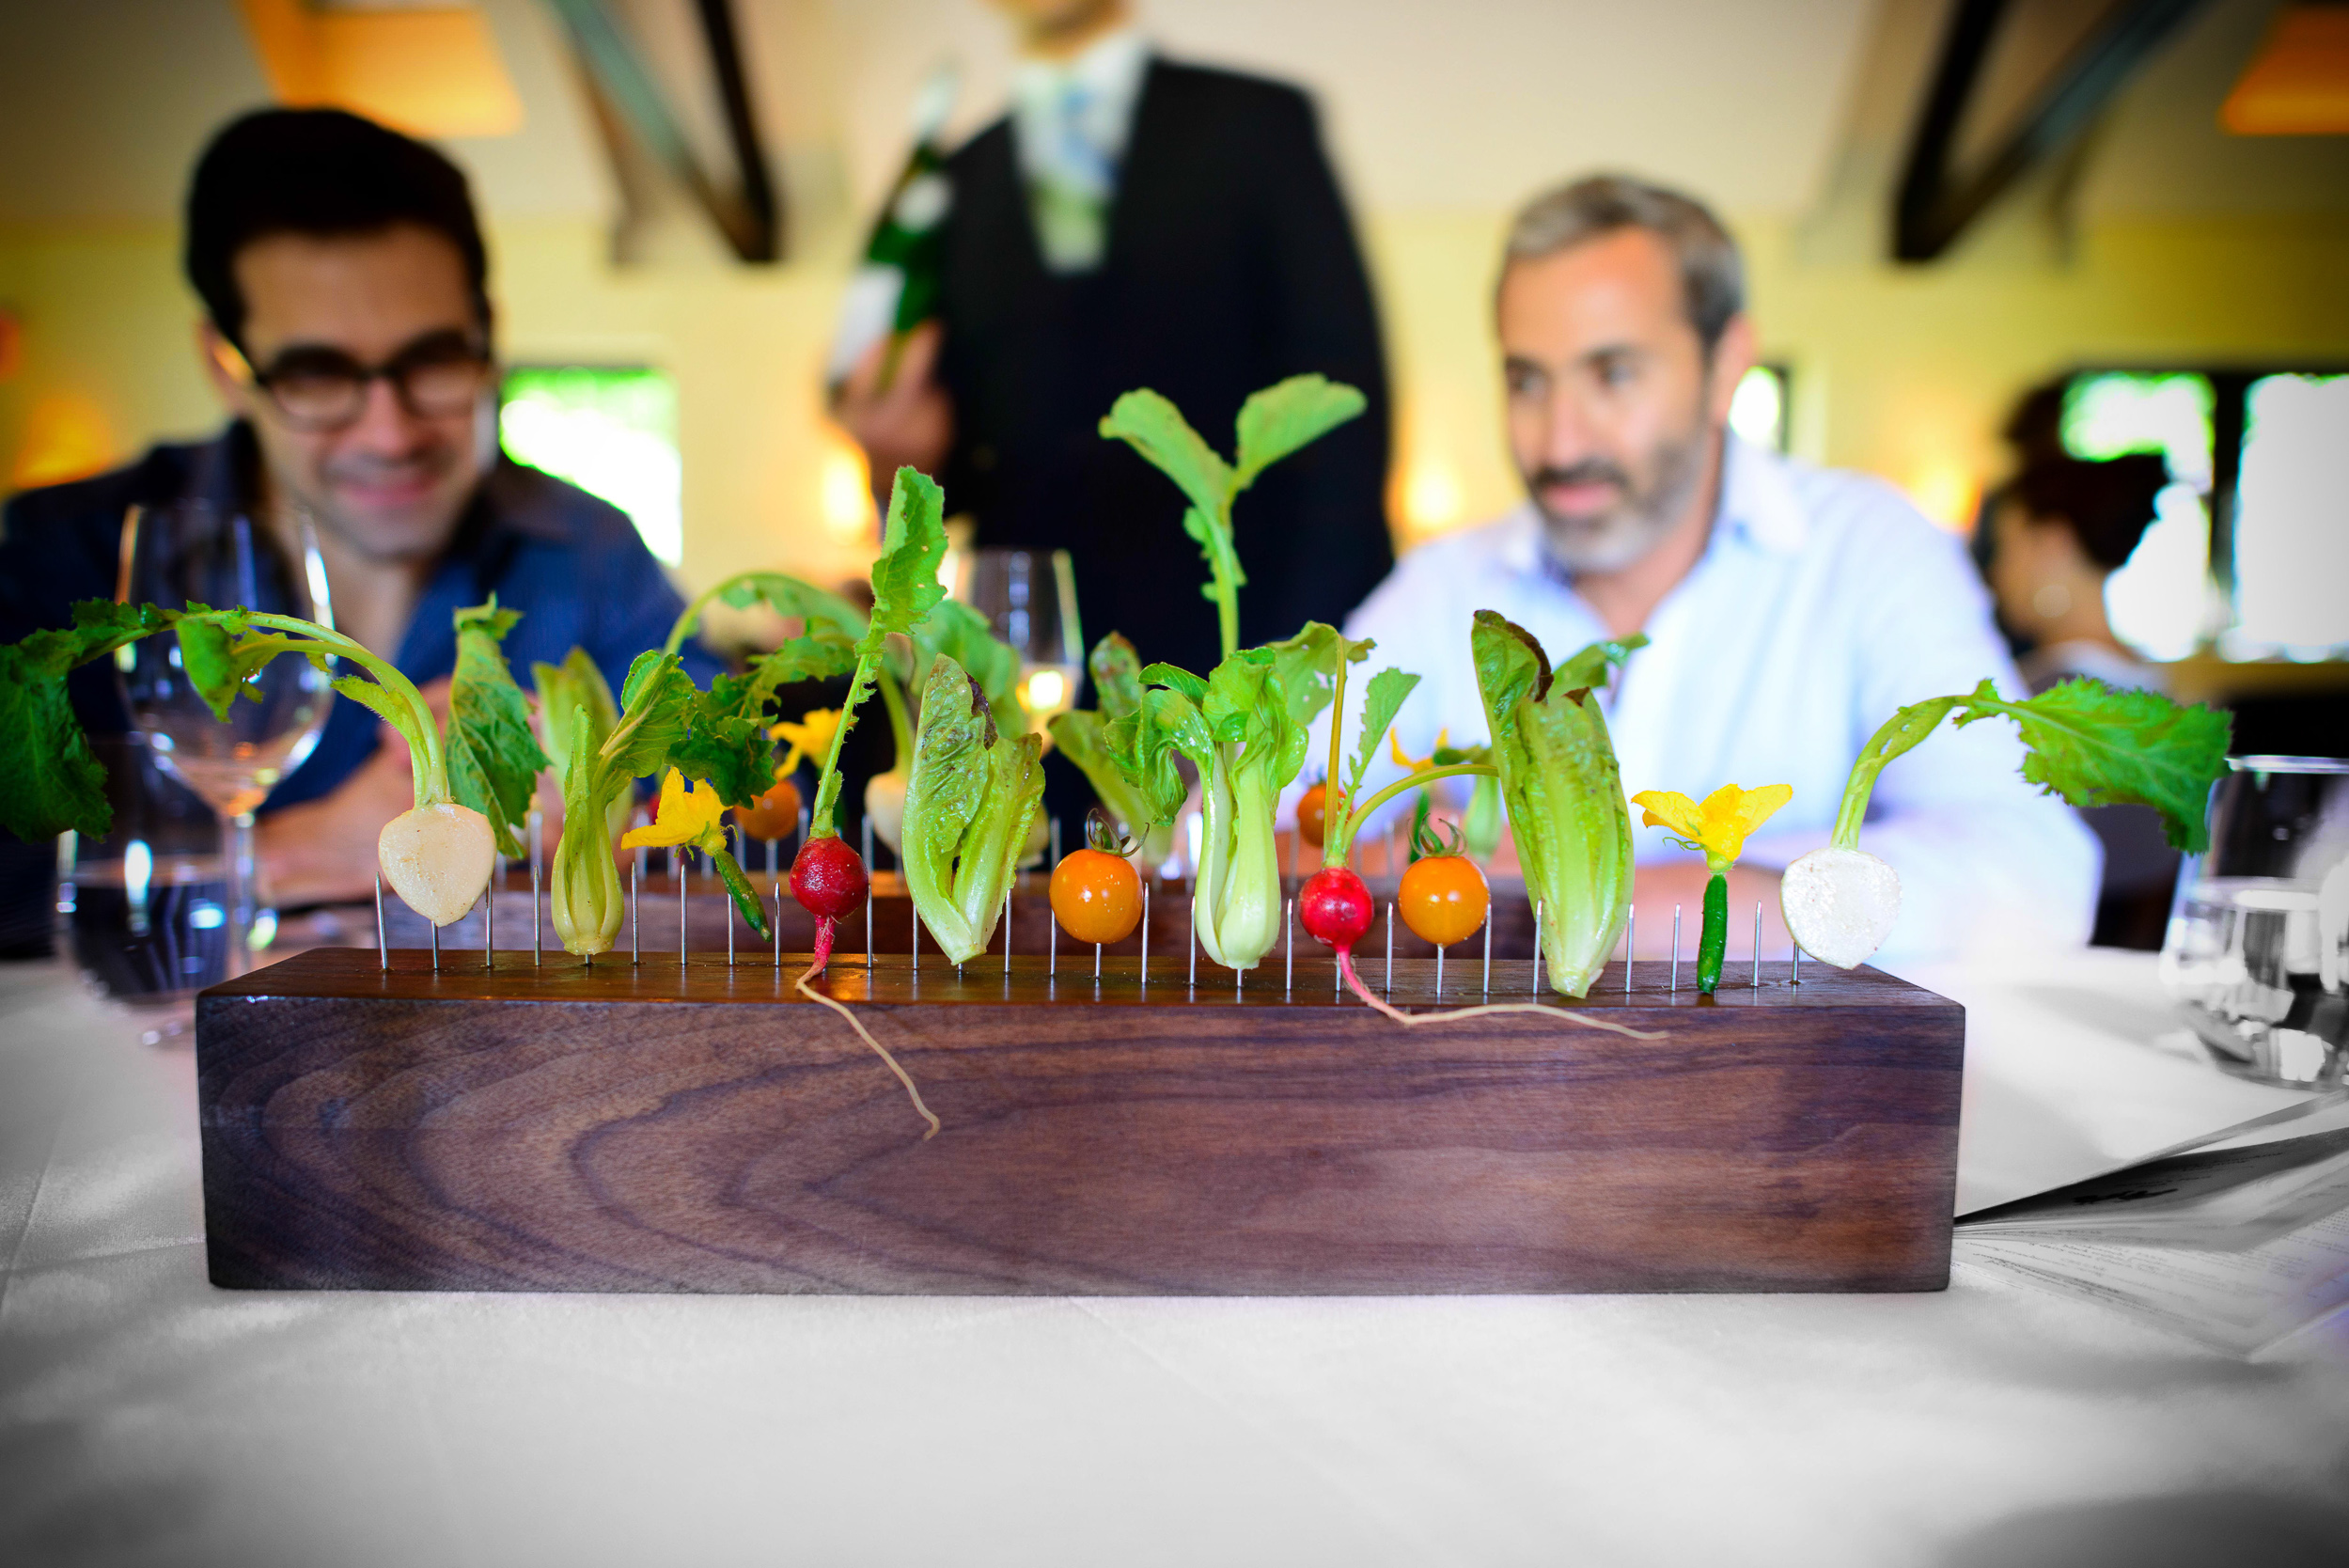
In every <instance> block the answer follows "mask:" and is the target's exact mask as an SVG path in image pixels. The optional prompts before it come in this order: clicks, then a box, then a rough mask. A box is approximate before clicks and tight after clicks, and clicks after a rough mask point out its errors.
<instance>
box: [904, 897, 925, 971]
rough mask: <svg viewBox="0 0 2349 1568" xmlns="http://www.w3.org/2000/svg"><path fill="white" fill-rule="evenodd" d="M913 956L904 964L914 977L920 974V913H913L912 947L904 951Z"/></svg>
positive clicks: (918, 911)
mask: <svg viewBox="0 0 2349 1568" xmlns="http://www.w3.org/2000/svg"><path fill="white" fill-rule="evenodd" d="M906 950H907V951H908V952H910V953H912V954H913V956H912V957H911V958H910V959H908V960H907V961H906V962H907V964H909V965H910V966H911V967H912V969H913V971H914V973H916V975H918V974H920V973H921V972H922V912H921V911H920V910H918V909H916V910H915V911H914V945H913V946H912V947H911V948H909V949H906Z"/></svg>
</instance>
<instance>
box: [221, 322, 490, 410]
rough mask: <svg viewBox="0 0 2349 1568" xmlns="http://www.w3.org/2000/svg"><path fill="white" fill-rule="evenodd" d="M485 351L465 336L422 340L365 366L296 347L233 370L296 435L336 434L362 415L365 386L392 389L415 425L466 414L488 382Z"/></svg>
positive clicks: (448, 334)
mask: <svg viewBox="0 0 2349 1568" xmlns="http://www.w3.org/2000/svg"><path fill="white" fill-rule="evenodd" d="M491 363H492V362H491V359H490V355H489V352H488V351H487V350H486V349H484V348H483V347H482V346H481V345H480V344H479V343H478V342H477V341H475V339H474V338H473V337H471V336H469V335H468V334H465V333H462V332H458V331H455V330H454V329H452V330H450V331H447V332H432V333H427V334H426V335H425V336H423V337H419V338H417V339H416V340H415V342H413V343H410V344H409V345H408V346H407V347H406V348H404V349H401V350H400V351H399V353H396V354H394V355H392V356H391V357H390V358H389V359H387V360H385V361H384V363H383V364H381V365H376V366H367V365H362V364H360V363H359V362H358V361H357V360H355V359H353V358H352V357H351V356H350V355H349V354H347V353H343V352H342V351H341V350H339V349H329V348H322V347H309V346H297V347H294V348H290V349H288V350H287V351H286V352H285V353H281V354H279V355H278V356H277V358H276V360H275V362H274V363H273V364H272V365H271V366H270V368H268V369H266V370H257V369H254V368H251V366H250V365H249V364H247V363H246V362H245V361H244V360H243V356H242V354H240V355H239V356H238V360H237V364H236V366H234V367H232V368H237V369H242V371H243V376H244V378H245V379H247V380H249V381H250V382H251V383H252V384H254V385H255V386H258V387H259V388H260V389H261V390H262V391H263V392H264V393H266V394H267V395H268V397H269V400H270V402H271V403H272V404H274V406H275V407H276V410H277V412H278V413H279V414H280V415H282V416H284V417H285V420H286V423H288V424H289V425H291V426H293V427H294V428H295V429H296V430H302V431H335V430H340V429H342V428H343V427H344V426H346V425H349V424H352V423H353V422H355V421H356V420H357V419H358V417H359V416H360V415H361V414H362V413H364V412H366V409H367V389H368V383H369V382H373V381H377V380H382V381H387V382H389V383H391V386H392V391H393V393H394V394H395V395H397V396H398V397H399V405H400V407H402V408H404V409H406V410H407V411H408V412H409V414H411V415H413V416H415V417H416V418H419V419H445V418H448V417H450V416H455V415H460V414H465V413H469V412H471V410H472V408H473V405H474V400H476V399H477V398H478V397H479V396H480V395H481V387H482V384H483V383H484V382H486V381H487V380H488V378H489V372H490V366H491Z"/></svg>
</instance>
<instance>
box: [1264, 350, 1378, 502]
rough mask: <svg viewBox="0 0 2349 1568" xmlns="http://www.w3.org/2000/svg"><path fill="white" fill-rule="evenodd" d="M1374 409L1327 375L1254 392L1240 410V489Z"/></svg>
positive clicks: (1291, 380) (1357, 393) (1297, 377)
mask: <svg viewBox="0 0 2349 1568" xmlns="http://www.w3.org/2000/svg"><path fill="white" fill-rule="evenodd" d="M1369 406H1370V403H1369V402H1368V400H1365V399H1364V398H1363V396H1362V394H1361V393H1360V392H1358V391H1356V390H1355V388H1353V387H1351V386H1348V385H1346V384H1344V383H1343V382H1334V381H1331V380H1330V379H1329V378H1328V377H1326V376H1323V375H1308V376H1291V377H1290V378H1289V379H1288V380H1287V381H1284V382H1278V383H1276V384H1274V385H1271V386H1267V387H1265V388H1264V389H1263V390H1262V391H1261V392H1255V393H1251V394H1250V395H1249V397H1248V400H1247V401H1246V402H1245V403H1242V404H1241V405H1240V465H1239V468H1238V471H1237V473H1236V475H1235V477H1234V488H1235V489H1239V490H1245V489H1246V488H1247V487H1248V486H1249V485H1251V484H1254V483H1255V482H1256V477H1257V476H1258V475H1260V474H1261V473H1263V472H1264V470H1265V469H1267V468H1269V467H1271V466H1272V465H1273V464H1274V463H1278V462H1279V461H1280V460H1281V459H1282V458H1285V457H1287V456H1288V455H1289V454H1290V453H1292V452H1293V451H1296V450H1297V449H1298V448H1300V447H1308V446H1310V445H1312V444H1313V443H1314V442H1316V441H1319V440H1320V439H1321V438H1322V437H1323V436H1324V435H1327V434H1328V433H1329V432H1330V431H1334V430H1336V429H1337V428H1338V427H1339V426H1340V425H1342V424H1344V423H1345V422H1346V421H1347V420H1349V419H1352V418H1355V416H1358V415H1360V414H1361V413H1362V411H1363V410H1364V409H1366V408H1368V407H1369Z"/></svg>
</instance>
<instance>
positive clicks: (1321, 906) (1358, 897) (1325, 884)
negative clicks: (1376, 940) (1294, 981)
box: [1297, 866, 1394, 1013]
mask: <svg viewBox="0 0 2349 1568" xmlns="http://www.w3.org/2000/svg"><path fill="white" fill-rule="evenodd" d="M1377 917H1378V911H1377V909H1376V907H1375V906H1374V905H1373V904H1372V903H1371V902H1370V889H1369V888H1368V887H1366V886H1363V885H1362V879H1361V878H1360V877H1358V876H1356V875H1355V872H1354V868H1352V867H1351V866H1324V867H1323V868H1322V869H1321V870H1318V871H1315V872H1314V873H1313V874H1312V875H1311V876H1309V877H1308V878H1306V879H1305V886H1303V887H1301V888H1299V889H1298V890H1297V918H1298V920H1300V921H1301V922H1303V924H1304V926H1305V930H1306V934H1307V935H1308V936H1310V937H1312V938H1313V939H1314V940H1315V941H1317V942H1319V943H1321V944H1322V945H1323V947H1325V948H1328V949H1332V950H1333V951H1335V952H1336V953H1337V954H1338V972H1339V974H1342V975H1344V976H1345V977H1346V984H1347V985H1349V986H1351V987H1352V988H1353V990H1354V994H1355V996H1359V997H1361V998H1362V999H1363V1000H1364V1001H1366V1002H1368V1003H1370V1006H1372V1007H1374V1008H1377V1009H1378V1010H1379V1011H1381V1012H1387V1013H1391V1012H1393V1011H1394V1009H1392V1008H1389V1007H1386V1006H1385V1005H1383V1004H1382V1003H1380V1002H1379V1001H1378V1000H1377V998H1375V997H1373V996H1371V995H1370V989H1369V988H1368V987H1367V986H1365V985H1364V984H1363V983H1362V978H1361V977H1360V976H1359V975H1356V974H1355V972H1354V945H1355V943H1356V942H1359V941H1361V940H1362V939H1363V938H1364V937H1365V936H1368V935H1369V934H1370V922H1371V921H1372V920H1374V919H1376V918H1377Z"/></svg>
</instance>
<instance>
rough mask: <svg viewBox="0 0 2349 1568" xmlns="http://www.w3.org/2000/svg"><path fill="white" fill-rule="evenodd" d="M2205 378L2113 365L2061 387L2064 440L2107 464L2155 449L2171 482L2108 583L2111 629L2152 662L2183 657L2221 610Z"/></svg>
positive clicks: (2211, 400) (2210, 402)
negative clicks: (2214, 577)
mask: <svg viewBox="0 0 2349 1568" xmlns="http://www.w3.org/2000/svg"><path fill="white" fill-rule="evenodd" d="M2215 403H2216V395H2215V393H2214V392H2213V390H2212V387H2211V384H2210V378H2209V377H2207V376H2198V375H2185V374H2160V375H2138V374H2130V373H2127V372H2109V373H2106V374H2100V375H2087V376H2078V377H2075V379H2074V380H2073V382H2072V384H2071V385H2070V386H2068V387H2066V388H2065V389H2064V394H2063V445H2064V449H2065V450H2066V451H2068V452H2070V453H2071V454H2072V455H2073V456H2074V457H2076V458H2085V459H2087V460H2089V461H2091V462H2097V463H2101V462H2103V461H2105V460H2106V459H2108V458H2117V457H2125V456H2127V455H2129V454H2130V453H2132V452H2159V453H2160V454H2161V456H2162V460H2163V461H2164V462H2165V463H2168V464H2169V478H2170V480H2171V482H2170V484H2169V487H2168V488H2167V489H2165V490H2163V491H2162V493H2161V494H2160V495H2159V496H2157V497H2156V498H2155V499H2154V503H2153V525H2151V526H2150V527H2148V528H2147V529H2146V530H2145V537H2144V538H2143V539H2141V540H2139V541H2138V546H2137V549H2136V551H2135V552H2134V553H2132V554H2131V555H2130V557H2129V558H2128V561H2127V563H2126V564H2125V565H2123V566H2122V568H2121V570H2120V571H2118V572H2114V573H2113V574H2112V575H2111V576H2110V577H2109V578H2107V579H2106V582H2105V613H2106V617H2107V618H2108V619H2110V620H2111V621H2112V632H2113V635H2115V636H2117V637H2119V638H2120V639H2121V640H2122V642H2124V643H2127V644H2128V645H2129V646H2130V647H2131V648H2134V649H2136V650H2137V651H2138V652H2139V653H2140V654H2142V655H2144V656H2145V657H2146V658H2149V659H2183V658H2185V656H2186V655H2187V654H2189V653H2191V652H2193V651H2195V650H2196V649H2197V648H2199V647H2200V646H2201V644H2202V640H2203V638H2204V636H2205V635H2208V634H2209V633H2210V632H2211V631H2213V630H2214V629H2215V628H2214V626H2213V621H2214V619H2219V620H2223V619H2224V617H2223V614H2221V613H2218V612H2216V610H2215V608H2214V600H2213V591H2214V590H2213V588H2212V586H2211V576H2210V488H2211V411H2212V408H2213V406H2214V404H2215Z"/></svg>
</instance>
